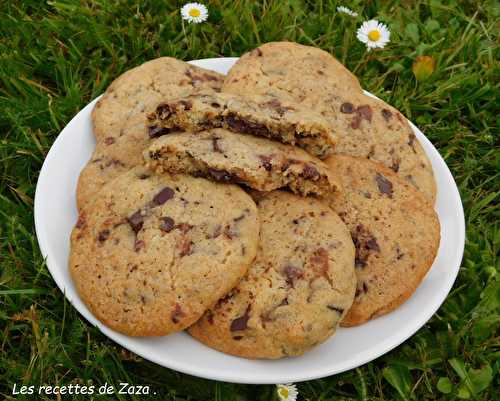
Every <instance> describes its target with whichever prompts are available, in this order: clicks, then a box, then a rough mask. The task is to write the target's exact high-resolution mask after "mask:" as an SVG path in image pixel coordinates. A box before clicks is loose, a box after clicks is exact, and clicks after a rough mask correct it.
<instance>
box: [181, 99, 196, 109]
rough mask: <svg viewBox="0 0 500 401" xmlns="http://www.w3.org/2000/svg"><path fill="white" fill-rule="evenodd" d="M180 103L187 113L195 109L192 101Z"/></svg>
mask: <svg viewBox="0 0 500 401" xmlns="http://www.w3.org/2000/svg"><path fill="white" fill-rule="evenodd" d="M179 103H180V104H182V105H183V106H184V110H186V111H189V110H191V109H192V107H193V103H192V102H191V100H181V101H179Z"/></svg>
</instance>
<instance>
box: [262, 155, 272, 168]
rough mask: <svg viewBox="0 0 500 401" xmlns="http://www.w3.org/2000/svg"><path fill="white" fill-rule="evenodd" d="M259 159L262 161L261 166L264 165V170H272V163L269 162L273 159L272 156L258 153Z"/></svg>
mask: <svg viewBox="0 0 500 401" xmlns="http://www.w3.org/2000/svg"><path fill="white" fill-rule="evenodd" d="M259 159H260V161H261V162H262V167H264V170H266V171H271V170H272V168H273V165H272V164H271V160H272V159H273V158H272V156H265V155H259Z"/></svg>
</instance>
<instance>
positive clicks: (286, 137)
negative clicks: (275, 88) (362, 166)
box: [148, 92, 335, 158]
mask: <svg viewBox="0 0 500 401" xmlns="http://www.w3.org/2000/svg"><path fill="white" fill-rule="evenodd" d="M209 128H226V129H228V130H230V131H233V132H238V133H242V134H250V135H256V136H263V137H266V138H269V139H274V140H277V141H279V142H282V143H287V144H291V145H296V146H299V147H301V148H303V149H304V150H306V151H307V152H309V153H311V154H312V155H314V156H316V157H319V158H325V157H326V156H328V155H329V154H331V153H332V151H333V148H334V146H335V137H334V136H333V134H332V133H331V131H332V129H331V127H330V124H329V122H328V121H327V120H326V119H325V118H324V117H323V116H322V115H321V114H319V113H315V112H314V111H313V110H310V109H303V108H302V107H301V106H300V105H298V104H296V103H295V102H290V101H286V100H284V101H282V100H281V99H279V98H277V97H269V96H257V95H255V96H254V95H245V96H240V95H234V94H230V93H214V92H212V93H207V94H201V95H200V94H197V95H191V96H187V97H184V98H180V99H175V100H172V101H170V102H163V103H161V104H159V105H158V106H157V107H156V109H155V111H154V112H153V113H151V114H150V115H148V130H149V132H150V135H151V136H155V137H157V136H161V135H165V134H168V133H169V132H172V131H179V130H181V131H191V132H196V131H203V130H206V129H209Z"/></svg>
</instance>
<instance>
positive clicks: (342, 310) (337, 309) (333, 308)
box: [326, 305, 344, 315]
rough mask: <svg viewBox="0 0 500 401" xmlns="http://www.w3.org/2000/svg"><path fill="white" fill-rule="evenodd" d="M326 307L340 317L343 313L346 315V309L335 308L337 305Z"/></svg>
mask: <svg viewBox="0 0 500 401" xmlns="http://www.w3.org/2000/svg"><path fill="white" fill-rule="evenodd" d="M326 307H327V308H328V309H330V310H332V311H335V312H337V313H338V314H339V315H341V314H342V313H344V309H343V308H339V307H338V306H335V305H326Z"/></svg>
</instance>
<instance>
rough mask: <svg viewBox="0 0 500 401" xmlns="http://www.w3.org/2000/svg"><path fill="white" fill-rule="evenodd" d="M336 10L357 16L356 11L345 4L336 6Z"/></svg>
mask: <svg viewBox="0 0 500 401" xmlns="http://www.w3.org/2000/svg"><path fill="white" fill-rule="evenodd" d="M337 12H339V13H343V14H347V15H350V16H351V17H357V16H358V13H357V12H355V11H352V10H351V9H350V8H349V7H345V6H338V7H337Z"/></svg>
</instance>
